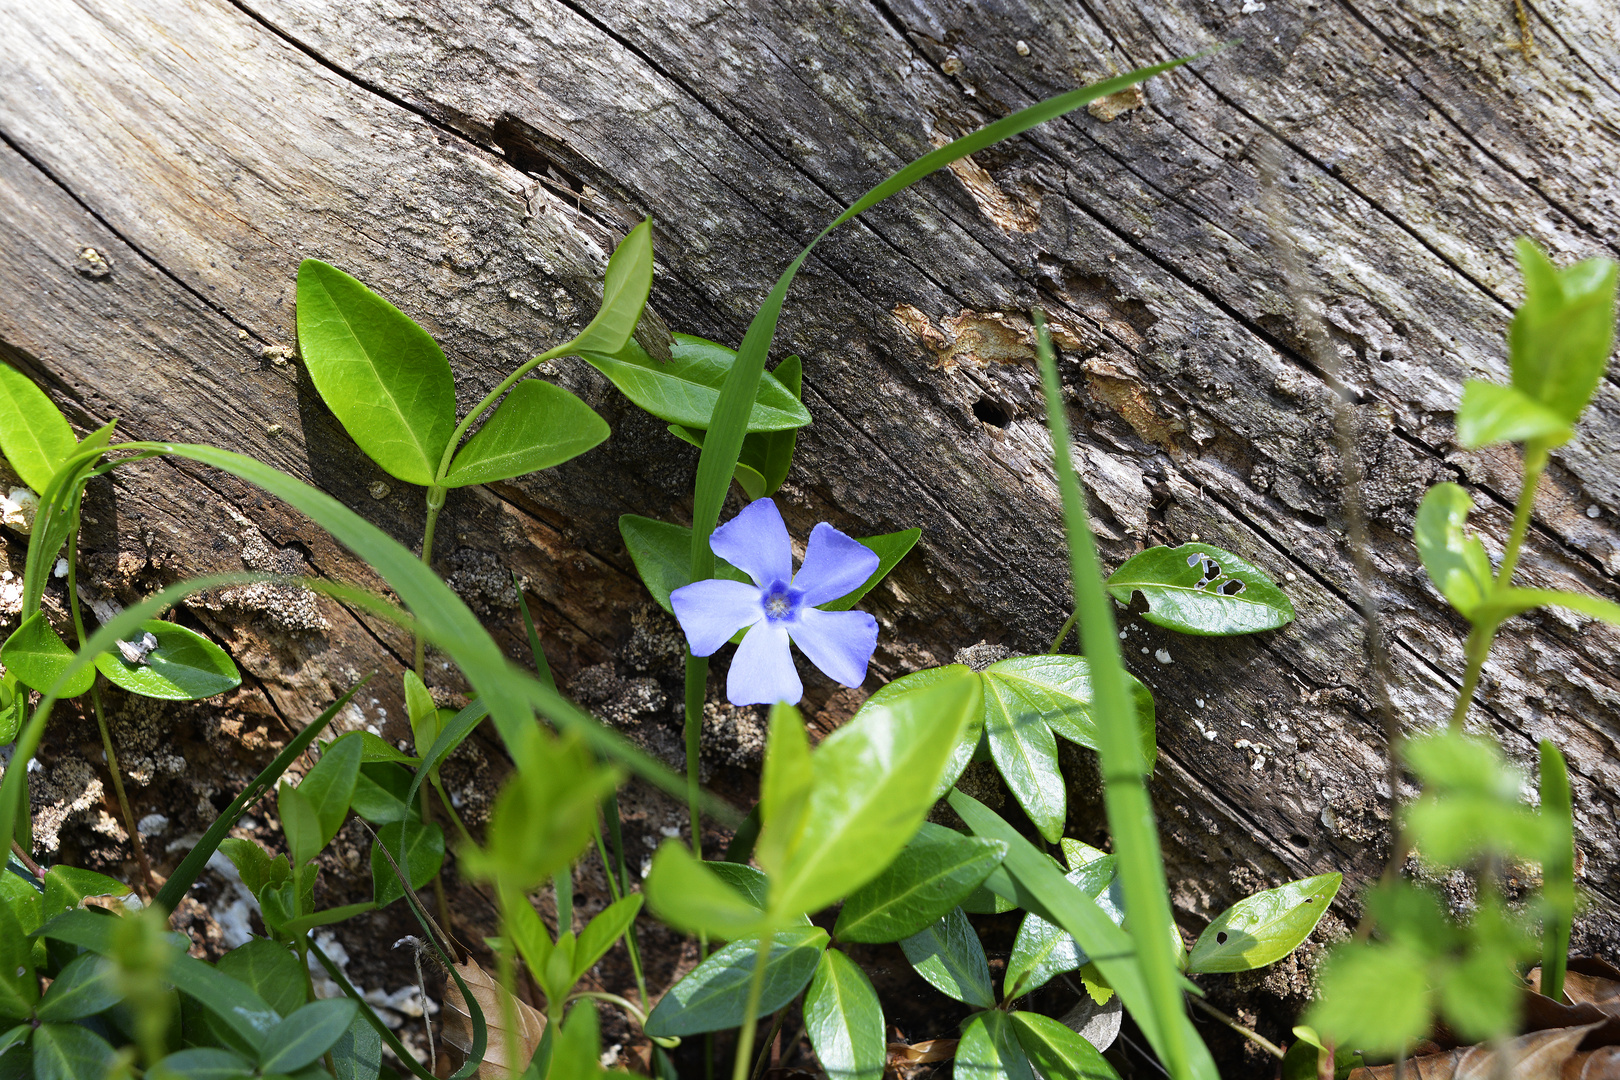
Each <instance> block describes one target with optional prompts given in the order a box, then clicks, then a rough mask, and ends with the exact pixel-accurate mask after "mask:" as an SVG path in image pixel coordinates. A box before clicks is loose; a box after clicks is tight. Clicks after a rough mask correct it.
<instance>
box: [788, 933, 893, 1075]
mask: <svg viewBox="0 0 1620 1080" xmlns="http://www.w3.org/2000/svg"><path fill="white" fill-rule="evenodd" d="M804 1024H805V1028H806V1030H807V1031H808V1032H809V1035H810V1045H811V1046H813V1047H815V1051H816V1059H817V1060H818V1061H820V1062H821V1068H822V1071H823V1072H825V1073H826V1074H827V1076H828V1080H881V1078H882V1076H883V1070H884V1067H885V1065H886V1064H887V1062H888V1048H887V1045H886V1040H885V1038H884V1032H883V1006H882V1005H881V1004H880V1003H879V1002H878V996H877V991H876V990H874V989H873V988H872V981H871V980H870V979H868V978H867V977H866V972H864V971H862V970H861V969H860V967H859V965H857V964H856V963H855V961H853V960H851V959H850V958H849V957H847V956H845V955H844V954H843V953H841V952H839V951H838V950H837V949H828V950H827V951H826V952H824V953H822V954H821V962H820V963H819V964H817V965H816V974H815V978H813V979H811V980H810V989H809V991H808V992H807V993H806V994H805V995H804Z"/></svg>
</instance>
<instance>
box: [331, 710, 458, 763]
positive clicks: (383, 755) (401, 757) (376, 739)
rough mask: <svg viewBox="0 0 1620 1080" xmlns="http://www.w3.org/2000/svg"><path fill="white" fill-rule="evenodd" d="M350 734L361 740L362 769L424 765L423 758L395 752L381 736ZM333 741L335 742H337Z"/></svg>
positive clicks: (352, 732)
mask: <svg viewBox="0 0 1620 1080" xmlns="http://www.w3.org/2000/svg"><path fill="white" fill-rule="evenodd" d="M438 711H439V713H440V714H441V715H442V714H444V713H446V712H452V710H448V709H440V710H438ZM349 734H350V735H352V736H354V737H355V738H356V739H359V740H360V764H361V767H362V768H364V767H365V766H367V765H371V764H375V763H377V762H391V763H393V764H396V765H411V766H416V765H420V764H422V759H421V758H419V757H412V756H411V755H409V754H406V753H403V752H401V751H399V750H395V749H394V748H393V747H392V746H390V745H388V742H387V741H386V740H385V739H383V738H382V736H380V735H373V734H372V733H371V732H369V731H351V732H349ZM332 741H334V742H335V741H336V740H332Z"/></svg>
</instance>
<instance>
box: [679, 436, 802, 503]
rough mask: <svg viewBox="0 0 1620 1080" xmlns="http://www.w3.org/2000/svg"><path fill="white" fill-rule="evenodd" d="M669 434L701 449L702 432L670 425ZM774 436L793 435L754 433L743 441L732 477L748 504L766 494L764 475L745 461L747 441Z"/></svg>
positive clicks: (747, 447)
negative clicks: (742, 456) (741, 456)
mask: <svg viewBox="0 0 1620 1080" xmlns="http://www.w3.org/2000/svg"><path fill="white" fill-rule="evenodd" d="M669 433H670V434H671V435H673V436H675V437H676V438H677V439H679V440H681V442H683V443H690V444H691V445H692V446H695V447H697V448H698V449H700V450H701V449H702V448H703V432H701V431H694V430H693V429H692V428H686V427H682V426H681V425H679V424H671V425H669ZM776 435H785V436H787V437H788V438H792V437H793V435H794V433H793V432H791V431H787V432H774V431H773V432H756V433H754V434H752V435H749V436H748V438H747V439H744V440H743V451H744V459H743V460H741V461H739V462H737V468H736V470H735V471H734V472H733V473H732V475H733V476H734V477H735V478H736V480H737V486H738V487H740V488H742V490H743V494H744V495H746V496H747V497H748V499H749V501H750V502H752V501H753V500H754V499H761V498H764V497H765V495H766V494H767V492H766V490H765V476H764V474H763V473H761V472H760V471H759V470H758V469H756V468H754V467H753V466H752V465H750V464H749V463H748V461H747V456H746V455H747V451H748V449H749V440H751V439H768V438H772V437H773V436H776Z"/></svg>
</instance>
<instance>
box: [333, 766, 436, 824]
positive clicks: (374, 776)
mask: <svg viewBox="0 0 1620 1080" xmlns="http://www.w3.org/2000/svg"><path fill="white" fill-rule="evenodd" d="M410 789H411V774H410V770H408V769H404V768H401V767H400V766H398V765H390V764H387V763H384V762H377V763H374V764H366V765H362V766H360V774H359V775H358V776H356V777H355V780H354V794H353V795H352V796H351V797H350V798H349V807H350V809H352V810H353V811H354V812H355V813H356V814H359V815H360V816H361V817H363V818H365V819H366V820H367V821H369V822H371V823H372V824H373V825H388V824H391V823H393V822H396V821H404V820H405V819H407V818H417V817H419V816H420V815H421V811H420V809H419V808H418V807H417V806H416V805H407V804H406V802H405V796H406V794H407V793H408V792H409V791H410Z"/></svg>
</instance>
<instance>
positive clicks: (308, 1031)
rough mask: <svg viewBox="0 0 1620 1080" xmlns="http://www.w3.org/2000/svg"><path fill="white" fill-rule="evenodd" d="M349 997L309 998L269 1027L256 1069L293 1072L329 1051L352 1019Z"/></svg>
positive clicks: (352, 1010)
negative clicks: (316, 999) (296, 1009)
mask: <svg viewBox="0 0 1620 1080" xmlns="http://www.w3.org/2000/svg"><path fill="white" fill-rule="evenodd" d="M355 1014H356V1006H355V1003H354V1002H353V1001H352V1000H350V999H349V998H332V999H330V1000H327V1001H312V1002H310V1003H309V1004H308V1005H305V1006H303V1007H302V1008H300V1009H299V1010H298V1011H296V1012H294V1013H293V1014H292V1015H291V1016H289V1017H287V1019H285V1020H283V1021H282V1022H281V1023H279V1024H277V1025H276V1026H275V1027H273V1028H271V1029H270V1030H269V1032H268V1033H266V1035H265V1037H264V1053H263V1054H261V1055H260V1057H259V1068H260V1070H261V1071H263V1072H265V1073H273V1072H295V1071H297V1070H298V1069H302V1068H303V1067H304V1066H305V1065H308V1064H310V1063H311V1062H313V1061H314V1060H315V1059H316V1058H318V1057H320V1056H321V1055H322V1054H324V1053H326V1052H327V1051H328V1050H330V1049H331V1048H332V1046H333V1044H335V1043H336V1042H337V1041H338V1040H339V1039H340V1038H342V1037H343V1033H344V1032H345V1031H347V1030H348V1027H349V1025H350V1024H351V1023H353V1022H354V1018H355Z"/></svg>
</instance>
